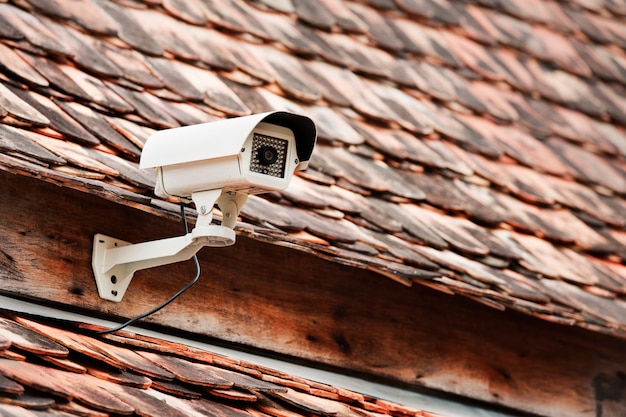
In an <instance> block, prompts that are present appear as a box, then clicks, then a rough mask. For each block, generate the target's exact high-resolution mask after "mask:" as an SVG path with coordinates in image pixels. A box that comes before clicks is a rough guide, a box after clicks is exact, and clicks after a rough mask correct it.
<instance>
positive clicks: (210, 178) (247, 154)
mask: <svg viewBox="0 0 626 417" xmlns="http://www.w3.org/2000/svg"><path fill="white" fill-rule="evenodd" d="M315 140H316V131H315V125H314V123H313V122H312V121H311V119H309V118H308V117H305V116H300V115H297V114H293V113H287V112H269V113H262V114H256V115H252V116H245V117H238V118H233V119H226V120H221V121H217V122H210V123H203V124H198V125H192V126H185V127H179V128H174V129H167V130H162V131H159V132H157V133H155V134H153V135H152V136H150V137H149V138H148V140H147V142H146V143H145V145H144V148H143V151H142V154H141V162H140V167H141V168H156V171H157V178H156V187H155V193H156V194H157V195H159V196H161V197H178V198H181V199H188V198H189V197H192V195H193V194H194V193H196V192H200V191H207V190H215V189H220V190H222V192H224V193H229V192H230V193H233V192H235V193H245V194H259V193H263V192H268V191H275V190H283V189H285V188H286V187H287V185H288V184H289V181H290V180H291V177H292V174H293V172H294V171H296V170H303V169H306V167H307V166H308V162H309V159H310V158H311V153H312V152H313V147H314V145H315Z"/></svg>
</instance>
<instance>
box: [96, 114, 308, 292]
mask: <svg viewBox="0 0 626 417" xmlns="http://www.w3.org/2000/svg"><path fill="white" fill-rule="evenodd" d="M316 138H317V134H316V128H315V124H314V123H313V121H312V120H311V119H309V118H308V117H306V116H301V115H298V114H293V113H288V112H283V111H275V112H269V113H261V114H255V115H251V116H245V117H238V118H233V119H225V120H220V121H216V122H210V123H202V124H197V125H192V126H185V127H178V128H173V129H167V130H162V131H159V132H156V133H155V134H153V135H152V136H150V137H149V138H148V140H147V141H146V143H145V144H144V148H143V150H142V153H141V160H140V164H139V166H140V168H155V169H156V175H157V178H156V186H155V194H157V195H158V196H161V197H165V198H169V197H175V198H179V199H182V200H189V199H191V200H193V202H194V204H195V206H196V210H197V212H198V217H197V221H196V225H195V227H194V229H193V230H192V231H191V232H190V233H188V234H186V235H184V236H180V237H175V238H169V239H162V240H157V241H152V242H144V243H139V244H130V243H128V242H124V241H121V240H118V239H114V238H111V237H108V236H104V235H101V234H97V235H96V236H95V237H94V248H93V258H92V267H93V270H94V275H95V277H96V284H97V285H98V292H99V294H100V296H101V297H102V298H105V299H108V300H112V301H120V300H121V299H122V296H123V295H124V293H125V291H126V288H127V287H128V284H129V283H130V279H131V278H132V276H133V274H134V272H135V271H137V270H140V269H145V268H150V267H154V266H159V265H165V264H168V263H173V262H179V261H182V260H185V259H189V258H191V257H192V256H193V255H194V254H195V253H196V252H197V251H198V250H199V249H200V248H202V247H204V246H213V247H216V246H228V245H232V244H233V243H235V232H234V231H233V228H234V226H235V223H236V221H237V216H238V215H239V211H240V210H241V207H242V206H243V205H244V204H245V202H246V200H247V198H248V195H249V194H260V193H264V192H268V191H277V190H283V189H285V188H286V187H287V185H289V182H290V180H291V178H292V176H293V173H294V171H296V170H304V169H306V168H307V166H308V163H309V160H310V158H311V154H312V153H313V148H314V146H315V141H316ZM216 203H217V205H218V206H219V208H220V210H221V211H222V214H223V218H222V223H221V225H213V224H211V221H212V217H213V215H212V213H213V206H214V205H215V204H216Z"/></svg>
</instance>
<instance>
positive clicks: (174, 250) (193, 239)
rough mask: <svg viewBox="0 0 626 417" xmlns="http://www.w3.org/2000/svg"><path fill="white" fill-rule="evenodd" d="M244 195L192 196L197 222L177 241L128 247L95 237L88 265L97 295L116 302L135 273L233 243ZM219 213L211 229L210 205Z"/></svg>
mask: <svg viewBox="0 0 626 417" xmlns="http://www.w3.org/2000/svg"><path fill="white" fill-rule="evenodd" d="M247 197H248V196H247V194H245V193H238V192H234V191H231V192H222V190H220V189H217V190H209V191H201V192H196V193H193V194H192V196H191V198H192V200H193V202H194V204H195V205H196V210H197V212H198V218H197V221H196V225H195V227H194V229H193V230H192V231H191V232H189V233H187V234H185V235H183V236H178V237H172V238H167V239H160V240H154V241H150V242H143V243H136V244H131V243H129V242H126V241H123V240H120V239H115V238H112V237H110V236H105V235H102V234H96V235H95V236H94V239H93V252H92V261H91V265H92V268H93V272H94V276H95V279H96V286H97V288H98V294H99V295H100V297H101V298H103V299H105V300H110V301H115V302H120V301H122V298H123V297H124V294H125V293H126V290H127V289H128V285H129V284H130V281H131V279H132V278H133V275H134V274H135V272H136V271H138V270H141V269H146V268H153V267H157V266H161V265H167V264H171V263H175V262H181V261H184V260H187V259H190V258H191V257H192V256H193V255H195V254H196V253H197V252H198V251H199V250H200V249H201V248H203V247H205V246H210V247H224V246H230V245H232V244H234V243H235V232H234V231H233V228H234V227H235V224H236V222H237V216H238V215H239V211H240V209H241V207H242V206H243V205H244V204H245V202H246V200H247ZM215 203H217V205H218V207H219V208H220V209H221V211H222V213H223V219H222V225H212V224H211V220H212V219H213V205H214V204H215Z"/></svg>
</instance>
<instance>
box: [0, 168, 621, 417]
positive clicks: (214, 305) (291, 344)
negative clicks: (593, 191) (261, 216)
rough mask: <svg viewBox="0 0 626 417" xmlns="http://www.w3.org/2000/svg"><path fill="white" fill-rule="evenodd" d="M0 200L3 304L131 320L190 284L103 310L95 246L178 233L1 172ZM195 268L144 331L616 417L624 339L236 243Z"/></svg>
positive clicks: (161, 274)
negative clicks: (18, 301) (100, 239)
mask: <svg viewBox="0 0 626 417" xmlns="http://www.w3.org/2000/svg"><path fill="white" fill-rule="evenodd" d="M0 189H1V190H3V194H2V197H1V198H0V219H1V221H0V292H2V293H4V294H8V295H14V296H19V297H25V298H29V299H32V300H35V301H36V302H40V303H52V304H54V305H56V306H60V307H62V308H72V309H80V310H83V311H85V310H86V311H90V312H92V313H95V314H99V315H100V314H104V315H109V316H123V317H131V316H133V315H136V314H139V313H142V312H144V311H146V310H148V309H149V308H151V307H153V306H155V305H157V304H159V303H160V302H162V301H164V300H165V299H167V298H168V297H169V296H170V295H171V294H173V293H174V292H175V291H177V290H178V289H179V288H181V287H182V286H183V285H184V284H185V283H187V282H188V281H189V280H190V279H191V278H192V276H193V274H194V268H193V264H192V263H191V262H185V263H181V264H176V265H169V266H166V267H160V268H155V269H151V270H145V271H140V272H138V273H137V274H136V275H135V278H134V279H133V281H132V283H131V285H130V287H129V290H128V292H127V294H126V296H125V298H124V300H123V301H122V302H121V303H119V304H117V303H113V302H105V301H102V300H100V298H98V295H97V291H96V287H95V283H94V279H93V277H92V272H91V250H92V238H93V235H94V234H95V233H97V232H100V233H105V234H107V235H110V236H114V237H117V238H120V239H123V240H128V241H131V242H141V241H146V240H152V239H158V238H162V237H168V236H176V235H180V234H182V226H181V225H180V224H179V223H178V222H175V221H173V220H172V218H171V217H162V216H155V215H154V214H151V213H149V212H146V211H141V210H137V209H133V208H131V207H128V206H124V205H120V204H118V203H114V202H111V201H108V200H106V199H103V198H101V197H98V196H94V195H90V194H89V193H85V192H80V191H76V190H71V189H68V188H61V187H57V186H54V185H52V184H49V183H44V182H42V181H39V180H36V179H32V178H27V177H23V176H17V175H12V174H10V173H7V172H0ZM199 256H200V262H201V265H202V278H201V280H200V282H199V283H198V284H197V286H195V287H193V288H192V289H191V290H190V291H189V292H188V293H186V294H185V295H183V296H182V297H181V298H180V299H179V300H177V301H176V302H174V303H173V304H171V305H170V306H168V307H167V308H166V309H165V310H163V311H161V312H160V313H158V314H156V315H154V316H153V317H151V318H150V319H149V321H150V322H151V323H155V324H159V325H163V326H166V327H169V328H171V329H172V331H175V329H180V330H183V331H186V332H193V333H195V334H197V335H199V336H205V337H210V338H213V339H216V340H223V341H228V342H233V343H240V344H242V345H245V346H248V347H253V348H259V349H264V350H267V351H271V352H275V353H278V354H284V355H288V356H290V357H293V358H300V359H304V360H307V361H313V362H316V363H319V364H321V365H324V366H332V367H337V368H340V369H343V370H345V371H347V372H353V373H359V374H364V375H370V376H372V377H376V378H382V379H385V380H388V381H392V382H394V383H400V384H405V385H408V386H412V387H428V388H434V389H437V390H442V391H445V392H449V393H455V394H459V395H462V396H466V397H469V398H473V399H478V400H482V401H487V402H490V403H496V404H501V405H505V406H508V407H513V408H516V409H520V410H525V411H529V412H533V413H537V414H540V415H546V416H562V415H568V416H585V417H591V416H605V417H606V416H608V415H626V341H625V340H622V339H616V338H611V337H609V336H606V335H600V334H596V333H593V332H590V331H585V330H583V329H580V328H568V327H565V326H560V325H556V324H552V323H548V322H545V321H541V320H538V319H535V318H532V317H527V316H523V315H521V314H518V313H513V312H508V311H507V312H500V311H497V310H494V309H490V308H488V307H485V306H483V305H481V304H479V303H476V302H474V301H471V300H468V299H465V298H462V297H456V296H450V295H447V294H443V293H439V292H436V291H434V290H432V289H430V288H427V287H422V286H414V287H412V288H407V287H404V286H401V285H399V284H398V283H396V282H394V281H392V280H390V279H387V278H384V277H382V276H380V275H377V274H375V273H373V272H370V271H365V270H360V269H355V268H350V267H347V266H343V265H339V264H335V263H333V262H329V261H327V260H322V259H320V258H318V257H315V256H313V255H310V254H306V253H303V252H298V251H295V250H292V249H287V248H284V247H280V246H276V245H270V244H267V243H264V242H259V241H255V240H252V239H249V238H246V237H242V236H240V237H239V239H238V242H237V243H236V244H235V245H234V246H232V247H229V248H220V249H216V248H205V249H203V250H201V251H200V253H199Z"/></svg>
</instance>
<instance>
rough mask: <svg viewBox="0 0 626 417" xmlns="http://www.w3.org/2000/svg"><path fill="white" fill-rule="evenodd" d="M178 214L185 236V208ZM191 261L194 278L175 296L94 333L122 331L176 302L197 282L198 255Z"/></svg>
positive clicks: (181, 207)
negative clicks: (124, 321)
mask: <svg viewBox="0 0 626 417" xmlns="http://www.w3.org/2000/svg"><path fill="white" fill-rule="evenodd" d="M180 213H181V216H182V218H183V226H184V228H185V234H187V233H189V226H187V216H186V215H185V206H184V205H183V204H182V203H181V205H180ZM193 261H194V264H195V265H196V276H195V277H194V278H193V279H192V280H191V281H190V282H189V283H188V284H187V285H185V286H184V287H183V288H181V289H180V290H178V292H177V293H176V294H174V295H173V296H171V297H170V298H169V299H168V300H166V301H165V302H163V303H161V304H160V305H158V306H156V307H154V308H153V309H151V310H148V311H146V312H145V313H142V314H139V315H137V316H135V317H133V318H132V319H130V320H128V321H127V322H126V323H123V324H120V325H119V326H117V327H113V328H112V329H107V330H100V331H98V332H96V333H97V334H108V333H113V332H116V331H118V330H122V329H123V328H125V327H126V326H130V325H131V324H133V323H135V322H136V321H138V320H141V319H143V318H145V317H148V316H149V315H152V314H154V313H156V312H157V311H159V310H161V309H162V308H165V307H167V306H168V305H169V304H170V303H171V302H172V301H174V300H176V299H177V298H178V297H180V296H181V295H182V294H183V293H184V292H185V291H187V290H188V289H189V288H191V287H192V286H193V285H194V284H195V283H196V282H198V278H200V262H198V255H193Z"/></svg>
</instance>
